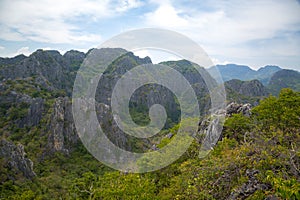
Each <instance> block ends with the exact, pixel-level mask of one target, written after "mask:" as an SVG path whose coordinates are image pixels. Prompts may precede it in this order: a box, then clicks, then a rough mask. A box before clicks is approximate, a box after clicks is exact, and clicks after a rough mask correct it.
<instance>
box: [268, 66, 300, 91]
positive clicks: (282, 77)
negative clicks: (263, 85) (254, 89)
mask: <svg viewBox="0 0 300 200" xmlns="http://www.w3.org/2000/svg"><path fill="white" fill-rule="evenodd" d="M267 87H268V89H269V91H270V92H271V93H272V94H274V95H278V94H279V92H280V90H281V89H282V88H291V89H293V90H295V91H300V73H299V72H298V71H295V70H288V69H283V70H280V71H278V72H276V73H275V74H274V75H273V76H272V77H271V80H270V82H269V84H268V86H267Z"/></svg>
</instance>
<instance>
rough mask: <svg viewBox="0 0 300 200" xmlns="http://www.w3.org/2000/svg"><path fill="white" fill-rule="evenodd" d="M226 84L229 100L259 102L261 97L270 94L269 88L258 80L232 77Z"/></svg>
mask: <svg viewBox="0 0 300 200" xmlns="http://www.w3.org/2000/svg"><path fill="white" fill-rule="evenodd" d="M224 85H225V89H226V94H227V101H229V102H233V101H234V102H239V103H251V104H257V103H258V102H259V100H260V99H262V98H263V97H266V96H268V95H269V92H268V89H267V88H266V87H265V86H264V85H263V84H262V83H261V82H260V81H258V80H251V81H241V80H238V79H232V80H229V81H226V82H225V83H224Z"/></svg>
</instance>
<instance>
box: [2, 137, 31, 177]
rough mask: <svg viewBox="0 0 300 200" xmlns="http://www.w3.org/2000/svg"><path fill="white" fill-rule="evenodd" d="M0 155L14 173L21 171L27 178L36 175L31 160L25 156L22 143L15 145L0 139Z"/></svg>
mask: <svg viewBox="0 0 300 200" xmlns="http://www.w3.org/2000/svg"><path fill="white" fill-rule="evenodd" d="M0 157H1V158H4V159H5V161H6V162H7V164H8V168H9V169H11V170H14V171H16V173H18V172H21V173H22V174H23V175H24V177H26V178H28V179H32V178H34V177H35V176H36V174H35V172H34V171H33V162H32V161H31V160H30V159H28V158H26V153H25V151H24V146H23V145H21V144H18V145H15V144H13V143H12V142H9V141H7V140H4V139H2V140H1V141H0Z"/></svg>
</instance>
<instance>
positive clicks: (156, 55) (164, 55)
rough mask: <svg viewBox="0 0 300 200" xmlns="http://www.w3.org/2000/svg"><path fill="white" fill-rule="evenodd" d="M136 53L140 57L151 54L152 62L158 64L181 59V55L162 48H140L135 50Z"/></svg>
mask: <svg viewBox="0 0 300 200" xmlns="http://www.w3.org/2000/svg"><path fill="white" fill-rule="evenodd" d="M133 53H134V55H136V56H139V57H140V58H145V57H146V56H149V57H150V58H151V61H152V63H154V64H157V63H160V62H163V61H170V60H181V59H182V58H180V57H179V56H177V55H175V54H171V53H170V52H166V51H163V50H161V49H147V48H146V49H138V50H135V51H133Z"/></svg>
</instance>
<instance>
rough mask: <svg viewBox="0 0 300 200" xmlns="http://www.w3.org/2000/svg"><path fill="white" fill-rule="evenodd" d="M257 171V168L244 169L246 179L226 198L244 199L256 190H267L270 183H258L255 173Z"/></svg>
mask: <svg viewBox="0 0 300 200" xmlns="http://www.w3.org/2000/svg"><path fill="white" fill-rule="evenodd" d="M258 173H259V171H258V170H254V169H252V170H250V169H247V170H246V176H247V177H248V181H247V182H246V183H244V184H243V185H242V186H241V187H239V188H238V189H236V190H235V191H233V192H232V193H231V194H230V196H229V197H228V198H227V199H228V200H235V199H246V198H247V197H249V196H250V195H252V194H253V193H254V192H255V191H256V190H267V189H269V188H270V185H267V184H265V183H260V182H259V181H258V180H257V178H256V175H257V174H258Z"/></svg>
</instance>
